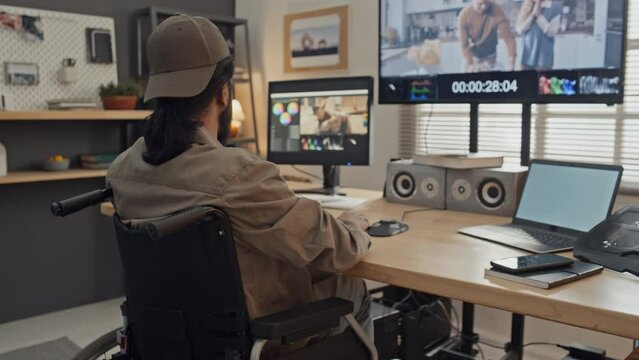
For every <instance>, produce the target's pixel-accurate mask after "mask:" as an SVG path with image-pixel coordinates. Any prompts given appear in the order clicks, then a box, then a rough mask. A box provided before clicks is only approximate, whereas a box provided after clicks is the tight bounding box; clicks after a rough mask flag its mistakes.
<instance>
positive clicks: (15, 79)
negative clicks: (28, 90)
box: [4, 61, 40, 86]
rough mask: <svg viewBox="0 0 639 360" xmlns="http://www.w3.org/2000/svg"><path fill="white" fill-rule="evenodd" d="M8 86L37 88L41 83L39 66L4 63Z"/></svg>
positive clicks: (34, 64)
mask: <svg viewBox="0 0 639 360" xmlns="http://www.w3.org/2000/svg"><path fill="white" fill-rule="evenodd" d="M4 77H5V84H6V85H17V86H35V85H38V84H39V83H40V74H39V69H38V64H36V63H22V62H10V61H7V62H5V63H4Z"/></svg>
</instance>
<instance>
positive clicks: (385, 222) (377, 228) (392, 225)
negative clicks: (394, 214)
mask: <svg viewBox="0 0 639 360" xmlns="http://www.w3.org/2000/svg"><path fill="white" fill-rule="evenodd" d="M408 229H409V227H408V225H406V224H404V223H403V222H401V221H398V220H395V219H382V220H380V221H378V222H376V223H374V224H372V225H371V227H369V228H368V234H369V235H370V236H375V237H388V236H394V235H397V234H401V233H403V232H404V231H406V230H408Z"/></svg>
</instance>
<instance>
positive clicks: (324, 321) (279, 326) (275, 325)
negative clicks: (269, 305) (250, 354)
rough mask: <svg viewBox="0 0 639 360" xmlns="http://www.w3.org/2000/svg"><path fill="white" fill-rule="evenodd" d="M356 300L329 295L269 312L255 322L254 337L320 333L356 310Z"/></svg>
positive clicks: (284, 337)
mask: <svg viewBox="0 0 639 360" xmlns="http://www.w3.org/2000/svg"><path fill="white" fill-rule="evenodd" d="M353 307H354V306H353V303H352V302H351V301H348V300H344V299H340V298H329V299H324V300H320V301H316V302H312V303H310V304H306V305H302V306H299V307H296V308H293V309H290V310H286V311H282V312H279V313H275V314H271V315H267V316H264V317H261V318H258V319H255V320H253V321H252V322H251V335H252V336H253V337H256V338H259V339H264V340H274V339H277V338H282V341H283V343H290V342H293V341H295V340H297V339H300V338H304V337H308V336H311V335H315V334H318V333H320V332H322V331H325V330H328V329H332V328H335V327H337V326H338V325H339V320H340V318H341V317H342V316H345V315H348V314H351V313H352V312H353Z"/></svg>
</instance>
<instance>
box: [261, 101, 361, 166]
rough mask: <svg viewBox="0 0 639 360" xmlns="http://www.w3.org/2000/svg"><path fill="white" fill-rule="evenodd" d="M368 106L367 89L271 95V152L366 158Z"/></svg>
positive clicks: (355, 158)
mask: <svg viewBox="0 0 639 360" xmlns="http://www.w3.org/2000/svg"><path fill="white" fill-rule="evenodd" d="M368 103H369V92H368V90H367V89H359V90H333V91H303V92H287V93H271V94H270V106H271V108H270V114H269V116H270V117H271V119H270V132H271V133H270V143H269V152H271V153H300V155H302V156H303V155H304V154H307V155H311V153H331V154H326V155H328V156H331V155H336V156H335V157H336V158H341V157H344V158H345V159H346V158H349V157H352V159H353V160H355V161H356V160H357V159H358V154H361V156H365V157H367V156H368V128H369V126H368V125H369V114H368ZM340 155H343V156H340ZM311 156H312V155H311ZM361 156H360V157H361ZM366 161H368V160H367V159H366Z"/></svg>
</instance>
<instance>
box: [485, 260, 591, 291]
mask: <svg viewBox="0 0 639 360" xmlns="http://www.w3.org/2000/svg"><path fill="white" fill-rule="evenodd" d="M602 271H603V266H601V265H597V264H591V263H587V262H582V261H575V262H574V263H573V264H572V265H569V266H565V267H560V268H552V269H546V270H538V271H528V272H524V273H521V274H509V273H507V272H504V271H500V270H498V269H495V268H489V269H486V270H485V271H484V276H485V277H495V278H499V279H503V280H508V281H513V282H516V283H520V284H524V285H528V286H534V287H537V288H540V289H550V288H553V287H555V286H559V285H563V284H566V283H569V282H573V281H576V280H579V279H582V278H585V277H587V276H590V275H594V274H598V273H600V272H602Z"/></svg>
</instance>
